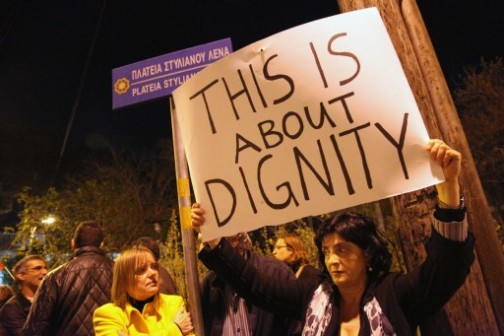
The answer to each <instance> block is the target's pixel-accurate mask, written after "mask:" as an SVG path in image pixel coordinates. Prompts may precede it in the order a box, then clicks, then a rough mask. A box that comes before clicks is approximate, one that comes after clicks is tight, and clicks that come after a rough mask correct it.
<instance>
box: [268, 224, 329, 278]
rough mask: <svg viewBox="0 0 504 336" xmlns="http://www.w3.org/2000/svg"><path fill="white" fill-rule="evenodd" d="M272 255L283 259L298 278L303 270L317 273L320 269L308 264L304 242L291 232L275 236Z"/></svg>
mask: <svg viewBox="0 0 504 336" xmlns="http://www.w3.org/2000/svg"><path fill="white" fill-rule="evenodd" d="M273 257H275V259H277V260H280V261H283V262H284V263H286V264H287V266H289V267H290V269H291V270H292V271H293V272H294V274H295V275H296V278H299V277H300V276H301V274H302V273H303V272H305V273H310V274H315V275H319V274H320V271H319V270H317V269H316V268H315V267H313V266H311V265H309V264H308V250H307V248H306V245H305V243H304V242H303V241H302V240H301V238H299V237H298V236H297V235H295V234H293V233H283V234H280V235H278V236H277V240H276V243H275V246H274V247H273Z"/></svg>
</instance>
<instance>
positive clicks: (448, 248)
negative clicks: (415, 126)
mask: <svg viewBox="0 0 504 336" xmlns="http://www.w3.org/2000/svg"><path fill="white" fill-rule="evenodd" d="M427 151H428V152H429V153H430V155H431V158H432V160H434V161H436V162H437V163H438V164H439V165H440V166H441V167H442V169H443V173H444V175H445V181H444V182H442V183H440V184H439V185H437V186H436V189H437V193H438V201H437V204H436V206H435V210H434V213H433V216H432V220H433V223H432V227H433V230H432V235H431V237H430V239H429V241H428V242H427V243H426V250H427V258H426V260H425V261H424V262H423V263H422V264H421V265H419V266H418V267H417V268H416V269H414V270H413V271H411V272H409V273H407V274H402V273H395V272H390V265H391V255H390V253H389V251H388V249H387V242H386V241H385V240H384V239H383V238H382V236H381V235H380V233H379V232H378V230H377V228H376V226H375V224H374V223H373V221H372V220H371V219H370V218H368V217H366V216H363V215H360V214H356V213H340V214H337V215H334V216H333V217H331V218H329V219H328V220H326V221H325V222H324V223H322V225H321V226H320V228H319V230H318V232H317V233H316V236H315V245H316V246H317V253H318V255H317V257H318V261H319V263H320V267H317V266H316V265H311V264H310V263H309V260H310V258H309V254H308V251H307V249H306V246H305V244H304V242H303V241H302V239H301V238H300V237H299V236H296V235H295V234H292V233H283V234H281V235H279V236H277V237H276V241H275V244H274V248H273V251H272V253H271V255H270V256H264V255H262V254H260V253H257V252H255V251H254V250H253V248H252V246H253V242H252V240H251V238H250V235H249V234H248V233H246V232H241V233H238V234H236V235H233V236H230V237H223V238H219V239H215V240H210V241H207V242H205V243H201V246H200V251H199V254H198V256H199V259H200V260H201V261H202V262H203V264H204V265H205V266H206V267H207V268H208V272H207V273H206V274H205V276H204V277H203V280H202V282H201V304H202V312H203V329H204V332H205V335H210V336H213V335H224V336H252V335H254V336H262V335H266V336H267V335H275V336H276V335H285V336H296V335H303V336H322V335H380V336H385V335H414V334H415V332H416V328H417V326H418V325H419V323H421V322H422V321H423V320H424V319H426V318H427V317H428V316H429V315H430V314H431V313H432V312H434V311H435V310H436V309H438V308H440V307H442V306H443V305H444V304H445V303H446V302H447V301H448V300H449V298H450V297H451V296H452V295H453V294H454V293H455V292H456V291H457V289H458V288H459V287H460V286H461V285H462V284H463V282H464V281H465V278H466V277H467V275H468V273H469V269H470V266H471V264H472V262H473V260H474V255H473V245H474V237H473V236H472V234H471V233H469V232H468V229H467V223H466V221H465V211H466V209H465V206H464V203H463V202H462V201H461V199H462V198H461V195H460V186H459V183H458V177H459V174H460V170H461V155H460V153H459V152H457V151H455V150H453V149H452V148H450V147H449V146H447V145H446V144H444V143H443V142H442V141H440V140H431V141H429V144H428V145H427ZM191 219H192V226H193V228H194V229H195V230H196V231H197V232H200V228H201V226H202V225H204V223H205V210H204V209H203V208H202V207H201V206H200V204H198V203H194V204H193V206H192V209H191ZM104 240H105V237H104V232H103V229H102V228H101V226H100V225H99V224H98V223H97V222H94V221H85V222H82V223H80V224H79V225H78V226H77V228H76V230H75V234H74V237H73V239H72V240H71V246H72V248H73V250H74V251H73V252H74V253H73V256H72V258H71V260H69V261H68V262H67V263H65V264H63V265H60V266H59V267H57V268H55V269H53V270H51V271H50V272H48V269H47V267H46V263H45V260H44V258H43V257H42V256H39V255H27V256H25V257H23V258H22V259H21V260H19V261H18V262H17V263H16V264H15V266H14V267H13V272H12V273H13V274H14V276H15V281H14V284H13V287H12V288H11V287H9V286H0V336H3V335H26V336H33V335H51V336H52V335H55V336H58V335H72V336H79V335H104V336H105V335H110V336H112V335H194V329H193V324H192V319H191V316H190V314H189V313H188V312H187V311H186V307H185V304H184V299H183V298H182V296H180V295H179V293H178V288H177V286H176V285H175V281H174V280H173V278H172V277H171V275H170V272H169V270H167V269H165V268H163V267H162V266H161V265H160V264H159V259H160V251H159V244H158V242H157V241H155V240H154V239H153V238H150V237H140V238H138V239H137V240H136V241H135V242H133V243H132V244H131V246H130V247H128V248H127V249H125V250H124V251H122V252H121V253H120V255H119V256H118V257H117V258H116V259H115V260H112V259H110V258H109V257H108V256H107V254H106V253H105V251H104V250H103V243H104Z"/></svg>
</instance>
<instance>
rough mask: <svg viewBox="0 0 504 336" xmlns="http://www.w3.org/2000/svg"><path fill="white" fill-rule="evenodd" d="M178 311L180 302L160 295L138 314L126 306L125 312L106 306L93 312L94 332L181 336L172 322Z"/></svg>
mask: <svg viewBox="0 0 504 336" xmlns="http://www.w3.org/2000/svg"><path fill="white" fill-rule="evenodd" d="M180 309H182V310H185V308H184V301H183V300H182V297H181V296H178V295H164V294H160V295H159V299H155V300H154V301H153V302H150V303H147V304H146V305H145V307H144V309H143V312H142V313H140V312H139V311H138V309H136V308H133V306H131V305H130V304H129V303H127V304H126V307H125V309H122V308H120V307H118V306H116V305H115V304H113V303H107V304H105V305H103V306H101V307H98V308H97V309H96V310H95V311H94V314H93V326H94V331H95V334H96V336H112V335H113V336H124V335H150V336H155V335H163V336H172V335H173V336H180V335H182V332H181V331H180V329H179V327H178V326H177V325H176V324H175V322H173V319H174V317H175V315H177V312H178V311H179V310H180ZM190 335H194V334H193V333H191V334H190Z"/></svg>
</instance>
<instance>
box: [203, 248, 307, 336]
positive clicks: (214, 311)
mask: <svg viewBox="0 0 504 336" xmlns="http://www.w3.org/2000/svg"><path fill="white" fill-rule="evenodd" d="M247 263H249V264H250V265H253V266H254V267H255V268H256V269H257V270H258V271H259V272H261V273H264V274H268V275H270V276H272V277H273V278H274V279H275V281H278V282H279V283H281V282H283V281H286V280H295V279H296V277H295V275H294V273H293V272H292V271H291V270H290V268H289V267H287V265H285V264H284V263H282V262H280V261H278V260H275V259H273V258H269V257H265V256H261V255H258V254H256V253H254V252H250V253H249V255H248V259H247ZM225 286H226V283H225V281H224V280H223V279H222V278H220V277H218V276H217V275H216V274H215V272H213V271H210V272H209V273H208V274H207V275H206V276H205V278H204V279H203V283H202V294H201V306H202V310H203V320H204V326H205V335H208V336H221V335H223V333H222V329H223V326H224V320H225V318H226V309H227V307H226V304H225V298H224V287H225ZM247 311H248V315H249V322H250V327H251V332H252V335H254V336H263V335H264V336H266V335H275V336H282V335H290V334H291V333H292V331H294V329H295V327H296V324H297V322H298V321H296V320H292V319H288V318H286V317H282V316H276V315H275V314H273V313H271V312H268V311H265V310H263V309H260V308H258V307H256V306H253V305H252V304H250V303H247ZM223 336H229V335H223Z"/></svg>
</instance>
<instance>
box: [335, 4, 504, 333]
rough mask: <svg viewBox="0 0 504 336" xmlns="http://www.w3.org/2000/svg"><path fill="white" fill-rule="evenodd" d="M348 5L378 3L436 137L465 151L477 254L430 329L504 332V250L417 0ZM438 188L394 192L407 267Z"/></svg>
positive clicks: (349, 7) (418, 248)
mask: <svg viewBox="0 0 504 336" xmlns="http://www.w3.org/2000/svg"><path fill="white" fill-rule="evenodd" d="M337 2H338V5H339V7H340V10H341V11H342V12H349V11H353V10H357V9H363V8H368V7H377V8H378V9H379V11H380V13H381V16H382V18H383V21H384V23H385V26H386V28H387V31H388V33H389V35H390V37H391V40H392V43H393V44H394V47H395V49H396V52H397V54H398V56H399V59H400V61H401V64H402V66H403V69H404V72H405V74H406V77H407V79H408V82H409V84H410V87H411V89H412V91H413V94H414V96H415V98H416V101H417V104H418V106H419V109H420V112H421V113H422V116H423V119H424V123H425V124H426V127H427V129H428V131H429V134H430V135H431V137H432V138H438V137H439V138H442V139H443V140H445V141H446V142H447V143H449V144H450V145H452V146H453V147H454V148H456V149H457V150H459V151H461V153H462V155H463V157H464V159H463V170H462V175H461V185H462V191H463V194H464V195H465V197H466V205H467V208H468V210H469V211H468V222H469V227H470V230H471V231H472V232H473V233H474V234H475V236H476V260H475V263H474V265H473V267H472V269H471V273H470V275H469V277H468V279H467V280H466V282H465V284H464V286H463V287H462V288H461V289H460V290H459V291H458V292H457V293H456V295H455V296H454V297H453V298H452V299H451V300H450V301H449V302H448V303H447V304H446V305H445V308H444V309H443V310H442V311H440V312H438V313H437V314H435V315H434V316H433V318H432V319H430V320H429V321H427V323H426V324H424V325H423V326H422V327H421V329H422V332H423V334H426V335H478V334H479V335H502V334H504V302H503V300H502V298H503V297H504V255H503V254H502V248H501V245H500V243H499V240H498V238H497V234H496V230H495V222H494V220H493V219H492V217H491V212H490V209H489V207H488V203H487V201H486V198H485V194H484V192H483V188H482V185H481V182H480V179H479V176H478V174H477V171H476V168H475V165H474V161H473V158H472V155H471V152H470V149H469V146H468V143H467V140H466V137H465V134H464V131H463V128H462V125H461V123H460V119H459V117H458V114H457V111H456V109H455V105H454V104H453V100H452V98H451V95H450V92H449V89H448V86H447V84H446V81H445V79H444V76H443V73H442V71H441V68H440V65H439V62H438V60H437V57H436V54H435V52H434V49H433V47H432V44H431V41H430V38H429V35H428V33H427V30H426V28H425V25H424V22H423V20H422V17H421V14H420V11H419V9H418V6H417V4H416V2H415V1H414V0H402V1H390V0H337ZM429 195H432V191H428V190H421V191H417V192H413V193H408V194H404V195H400V196H396V197H394V199H393V203H394V206H395V212H396V218H397V221H398V223H399V224H398V225H399V234H400V236H401V239H402V241H403V248H404V254H405V257H406V260H405V261H406V265H407V268H408V270H411V268H413V267H414V266H416V265H417V264H419V263H420V262H421V261H422V260H423V259H424V258H425V250H424V248H423V241H424V239H425V237H426V236H428V233H429V231H430V215H429V214H430V211H431V209H430V208H431V207H432V206H429V205H427V202H423V201H422V199H424V198H425V197H426V196H427V197H429Z"/></svg>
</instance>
